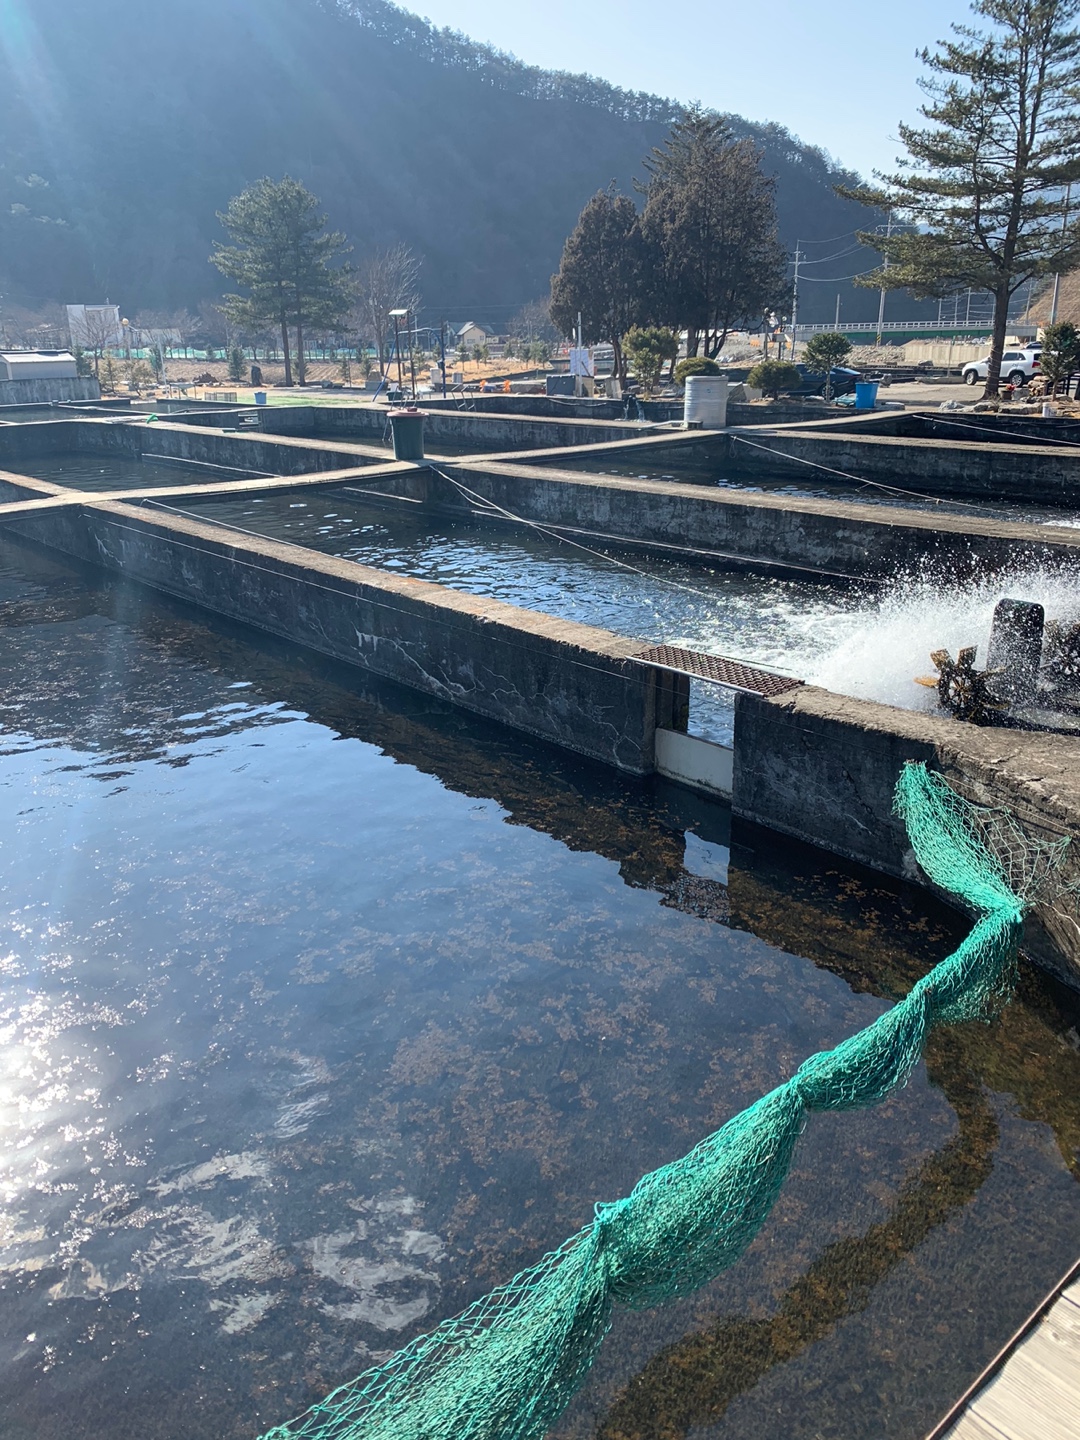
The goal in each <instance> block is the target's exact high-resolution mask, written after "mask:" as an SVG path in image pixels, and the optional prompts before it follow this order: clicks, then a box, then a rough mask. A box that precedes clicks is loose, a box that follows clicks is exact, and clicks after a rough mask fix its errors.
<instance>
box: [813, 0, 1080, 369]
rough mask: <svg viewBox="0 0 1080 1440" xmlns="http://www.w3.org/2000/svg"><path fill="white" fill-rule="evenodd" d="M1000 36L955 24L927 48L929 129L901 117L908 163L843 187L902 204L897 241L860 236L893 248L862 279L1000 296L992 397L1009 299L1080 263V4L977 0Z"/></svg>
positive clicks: (887, 204) (929, 293) (925, 292)
mask: <svg viewBox="0 0 1080 1440" xmlns="http://www.w3.org/2000/svg"><path fill="white" fill-rule="evenodd" d="M971 8H972V10H973V12H974V13H975V15H976V16H978V17H981V19H983V20H985V21H989V22H990V25H991V26H992V27H993V28H992V29H990V30H989V31H984V30H979V29H975V28H974V27H972V26H966V25H954V26H953V27H952V29H953V34H954V37H955V38H954V39H951V40H943V41H939V42H938V46H937V49H936V50H935V51H933V52H931V51H929V50H924V51H923V52H922V56H921V59H922V62H923V64H924V65H925V66H926V67H927V70H928V71H929V74H928V76H927V77H926V78H925V79H924V80H923V82H922V86H923V90H924V91H925V93H926V95H927V96H928V102H927V104H925V105H924V106H923V107H922V114H923V115H924V116H925V117H926V119H927V120H928V121H929V122H930V124H929V125H928V126H927V127H925V128H923V129H916V128H915V127H913V126H909V125H901V126H900V138H901V140H902V141H903V142H904V145H905V147H906V149H907V152H908V156H909V158H908V159H906V160H904V161H903V162H901V163H902V165H903V167H904V168H903V169H902V170H901V172H900V173H898V174H895V175H882V176H879V177H878V179H879V180H880V181H881V182H882V183H881V184H880V185H879V186H877V187H864V188H860V189H857V190H841V193H842V194H845V195H847V196H848V197H849V198H852V199H857V200H861V201H862V202H863V203H864V204H869V205H874V206H876V207H878V208H880V209H891V210H894V211H897V212H899V213H900V215H901V216H903V217H904V218H905V219H906V220H907V221H908V222H909V223H908V225H907V226H906V227H905V228H902V229H901V230H900V231H899V232H898V233H896V234H894V235H891V236H889V237H882V236H879V235H870V234H865V235H860V237H859V238H860V239H861V240H862V241H863V243H864V244H868V245H872V246H873V247H874V249H876V250H878V251H879V252H880V253H882V254H883V255H884V256H885V265H884V267H883V268H881V269H878V270H875V271H873V272H871V273H870V274H868V275H866V276H864V277H862V279H861V282H860V283H862V284H864V285H867V286H869V287H872V288H877V287H878V286H884V287H886V288H888V289H894V290H895V289H900V288H906V289H909V290H910V291H911V292H912V293H913V294H915V295H917V296H919V297H920V298H926V297H936V296H943V295H948V294H951V293H955V292H956V291H957V290H960V289H967V288H968V287H970V288H971V289H974V290H982V291H986V292H987V293H989V294H990V295H991V296H992V297H993V301H994V331H993V340H992V342H991V346H990V367H989V374H988V377H987V382H986V395H987V396H992V395H996V394H997V393H998V382H999V379H1000V372H1001V357H1002V354H1003V353H1004V350H1005V335H1006V330H1007V322H1008V310H1009V302H1010V300H1011V299H1012V296H1013V295H1014V294H1015V293H1016V291H1017V290H1018V289H1020V287H1021V286H1023V285H1025V284H1026V283H1027V282H1028V280H1030V279H1034V278H1037V277H1039V276H1043V275H1050V274H1053V273H1054V272H1058V271H1060V272H1064V271H1068V270H1072V269H1075V268H1076V266H1077V265H1078V264H1080V222H1077V221H1073V222H1072V223H1071V224H1070V223H1067V222H1066V217H1065V214H1064V203H1065V200H1064V192H1065V187H1066V186H1067V185H1068V184H1069V182H1070V181H1073V180H1075V179H1077V178H1080V129H1078V127H1077V124H1076V105H1077V99H1078V96H1080V33H1078V31H1077V30H1076V29H1075V28H1074V27H1073V24H1072V22H1073V21H1074V20H1075V18H1076V16H1077V13H1078V11H1080V0H975V3H974V4H973V5H972V7H971Z"/></svg>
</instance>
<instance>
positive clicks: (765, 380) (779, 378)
mask: <svg viewBox="0 0 1080 1440" xmlns="http://www.w3.org/2000/svg"><path fill="white" fill-rule="evenodd" d="M746 383H747V385H749V386H750V387H751V388H752V389H754V390H762V391H764V393H765V394H766V395H768V396H770V397H771V398H772V399H773V400H778V399H779V398H780V392H781V390H796V389H798V387H799V386H800V385H801V384H802V376H801V375H800V373H799V372H798V370H796V368H795V366H794V365H789V364H788V362H787V361H786V360H759V361H758V363H757V364H756V365H755V366H754V368H753V369H752V370H751V371H750V374H749V375H748V376H747V377H746Z"/></svg>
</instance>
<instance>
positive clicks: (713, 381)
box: [683, 375, 728, 430]
mask: <svg viewBox="0 0 1080 1440" xmlns="http://www.w3.org/2000/svg"><path fill="white" fill-rule="evenodd" d="M727 396H728V382H727V376H726V375H691V376H689V378H688V379H687V381H686V398H685V400H684V402H683V420H684V422H685V423H686V424H687V425H695V426H699V427H700V428H701V429H702V430H722V429H723V428H724V426H725V425H726V424H727Z"/></svg>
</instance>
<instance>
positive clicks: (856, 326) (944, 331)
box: [795, 320, 1039, 340]
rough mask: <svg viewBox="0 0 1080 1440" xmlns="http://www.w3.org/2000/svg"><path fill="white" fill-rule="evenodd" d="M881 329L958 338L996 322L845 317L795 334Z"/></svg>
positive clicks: (1021, 331)
mask: <svg viewBox="0 0 1080 1440" xmlns="http://www.w3.org/2000/svg"><path fill="white" fill-rule="evenodd" d="M878 330H881V332H882V333H883V334H885V333H889V334H895V333H896V332H898V331H903V332H917V333H919V334H925V335H927V336H932V335H941V336H943V337H945V338H953V339H955V338H956V337H957V336H960V335H971V336H973V337H982V336H983V335H989V334H991V333H992V331H993V325H992V324H991V323H990V322H989V321H987V322H986V323H985V324H983V323H980V322H979V321H974V320H973V321H971V322H970V323H953V324H950V323H949V322H948V321H946V320H885V321H883V322H882V324H881V325H878V323H877V321H876V320H853V321H852V322H851V323H850V324H845V323H844V322H843V321H841V323H840V324H839V325H835V324H833V325H797V326H796V327H795V338H796V339H797V340H800V339H803V338H805V337H806V336H807V335H820V334H824V333H826V332H828V333H829V334H832V333H835V332H836V331H839V332H840V334H842V335H846V334H854V333H857V334H859V335H876V334H877V332H878ZM1038 332H1039V327H1038V326H1037V325H1031V324H1024V323H1023V322H1022V321H1017V322H1015V323H1014V322H1012V321H1010V322H1009V330H1008V333H1009V334H1010V335H1016V336H1018V337H1020V336H1031V337H1034V336H1035V335H1037V334H1038Z"/></svg>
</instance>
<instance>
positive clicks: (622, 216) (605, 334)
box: [551, 185, 648, 384]
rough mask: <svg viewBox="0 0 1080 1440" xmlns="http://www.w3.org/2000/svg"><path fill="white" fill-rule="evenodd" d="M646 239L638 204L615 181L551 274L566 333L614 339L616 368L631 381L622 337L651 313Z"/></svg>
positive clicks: (555, 311) (584, 216)
mask: <svg viewBox="0 0 1080 1440" xmlns="http://www.w3.org/2000/svg"><path fill="white" fill-rule="evenodd" d="M647 270H648V267H647V266H646V263H645V243H644V239H643V237H642V233H641V226H640V220H639V216H638V212H637V207H636V205H635V204H634V202H633V200H631V199H630V198H629V196H627V195H619V194H617V193H616V191H615V188H614V185H612V186H610V187H609V188H608V189H607V190H600V191H598V192H597V194H595V195H594V196H593V198H592V199H591V200H590V201H589V203H588V204H587V205H586V206H585V208H584V210H582V212H581V214H580V216H579V217H578V222H577V225H576V226H575V227H574V230H573V233H572V234H571V235H570V236H569V238H568V239H567V241H566V244H565V245H564V246H563V253H562V260H561V262H560V264H559V271H558V274H557V275H553V276H552V277H551V319H552V322H553V323H554V325H555V326H556V327H557V329H558V330H559V332H560V333H561V334H563V335H574V334H576V333H577V321H578V315H579V314H580V316H581V338H582V341H583V342H584V343H585V344H586V345H595V344H596V343H597V342H598V341H601V340H609V341H610V342H611V344H612V346H613V347H614V350H615V372H616V374H617V375H618V377H619V379H620V381H621V382H622V383H624V384H625V382H626V360H625V357H624V355H623V350H622V337H623V336H624V335H625V334H626V332H627V331H628V330H630V329H631V328H632V327H633V326H634V325H636V324H637V323H638V322H639V321H640V320H642V319H644V318H647V316H646V312H645V305H646V290H647V285H646V277H647Z"/></svg>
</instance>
